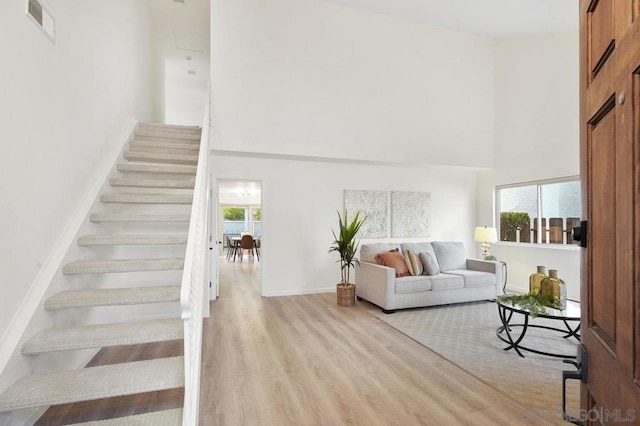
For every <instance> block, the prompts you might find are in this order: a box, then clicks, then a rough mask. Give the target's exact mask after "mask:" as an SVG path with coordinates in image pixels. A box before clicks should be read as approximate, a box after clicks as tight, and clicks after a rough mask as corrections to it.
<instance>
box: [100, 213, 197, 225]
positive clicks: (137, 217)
mask: <svg viewBox="0 0 640 426" xmlns="http://www.w3.org/2000/svg"><path fill="white" fill-rule="evenodd" d="M90 220H91V222H94V223H100V222H189V221H190V220H191V217H190V216H189V215H188V214H134V213H93V214H91V216H90Z"/></svg>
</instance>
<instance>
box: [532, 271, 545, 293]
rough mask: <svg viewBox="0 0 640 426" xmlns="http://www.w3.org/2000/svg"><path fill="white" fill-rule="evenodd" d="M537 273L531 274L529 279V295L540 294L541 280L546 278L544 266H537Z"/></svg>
mask: <svg viewBox="0 0 640 426" xmlns="http://www.w3.org/2000/svg"><path fill="white" fill-rule="evenodd" d="M537 268H538V272H536V273H535V274H532V275H531V276H530V277H529V293H530V294H538V293H540V284H542V280H543V279H545V278H547V276H548V275H547V274H545V273H544V266H538V267H537Z"/></svg>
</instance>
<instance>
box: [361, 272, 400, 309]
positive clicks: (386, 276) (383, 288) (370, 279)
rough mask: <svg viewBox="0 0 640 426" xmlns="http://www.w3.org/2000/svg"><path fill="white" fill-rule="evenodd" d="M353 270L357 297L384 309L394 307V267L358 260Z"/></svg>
mask: <svg viewBox="0 0 640 426" xmlns="http://www.w3.org/2000/svg"><path fill="white" fill-rule="evenodd" d="M355 272H356V295H357V296H358V297H362V298H363V299H365V300H368V301H369V302H371V303H374V304H376V305H378V306H380V307H381V308H383V309H386V310H392V309H395V306H394V304H395V299H394V293H395V280H396V270H395V269H393V268H389V267H387V266H382V265H377V264H375V263H369V262H360V264H359V265H357V266H356V268H355Z"/></svg>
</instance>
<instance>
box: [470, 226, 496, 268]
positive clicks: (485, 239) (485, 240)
mask: <svg viewBox="0 0 640 426" xmlns="http://www.w3.org/2000/svg"><path fill="white" fill-rule="evenodd" d="M474 240H475V241H477V242H479V243H482V258H483V259H484V260H487V258H488V257H490V256H491V255H490V254H489V243H495V242H496V241H498V233H497V232H496V228H493V227H489V226H478V227H477V228H476V233H475V238H474Z"/></svg>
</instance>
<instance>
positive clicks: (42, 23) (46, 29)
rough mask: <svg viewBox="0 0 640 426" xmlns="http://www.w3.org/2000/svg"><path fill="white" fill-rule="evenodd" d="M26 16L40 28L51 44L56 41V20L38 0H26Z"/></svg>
mask: <svg viewBox="0 0 640 426" xmlns="http://www.w3.org/2000/svg"><path fill="white" fill-rule="evenodd" d="M26 1H27V4H26V6H27V7H26V13H27V16H28V17H29V18H30V19H31V20H32V21H33V22H34V23H35V24H36V25H37V26H38V28H40V30H42V32H43V33H44V34H45V35H46V36H47V38H48V39H49V40H51V42H52V43H53V44H55V43H56V21H55V20H54V19H53V15H51V13H50V12H49V11H48V10H47V8H46V7H44V6H43V5H42V3H40V2H39V1H38V0H26Z"/></svg>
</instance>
